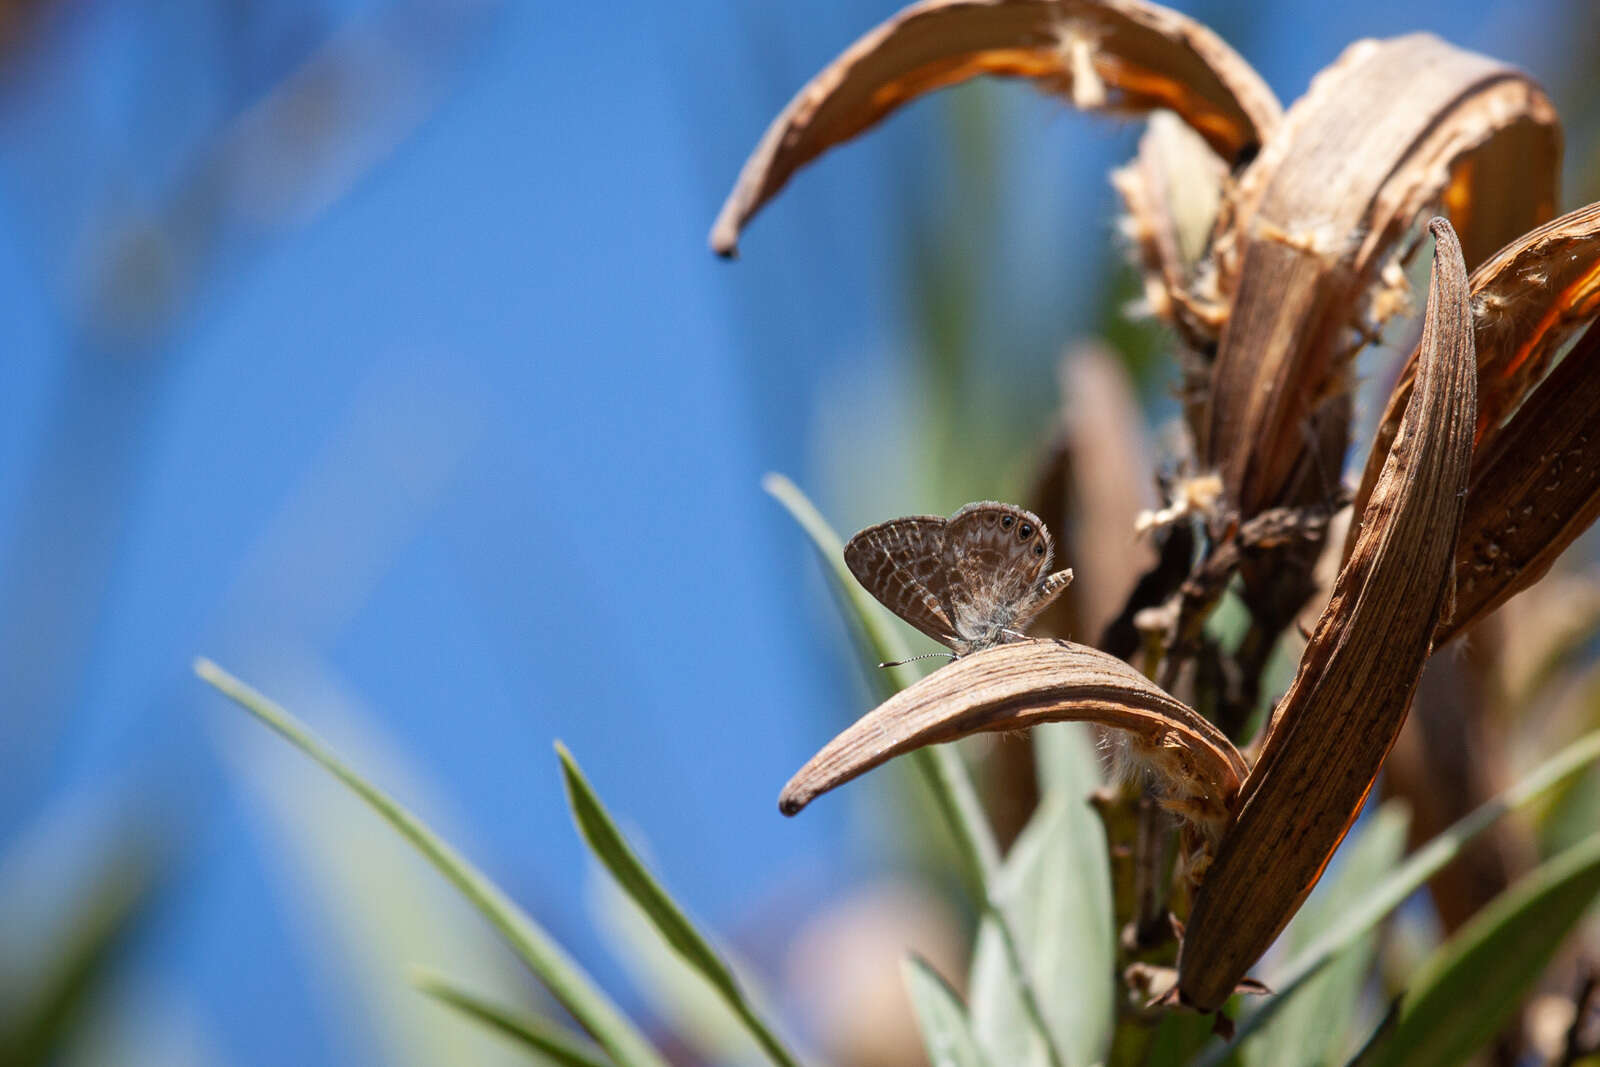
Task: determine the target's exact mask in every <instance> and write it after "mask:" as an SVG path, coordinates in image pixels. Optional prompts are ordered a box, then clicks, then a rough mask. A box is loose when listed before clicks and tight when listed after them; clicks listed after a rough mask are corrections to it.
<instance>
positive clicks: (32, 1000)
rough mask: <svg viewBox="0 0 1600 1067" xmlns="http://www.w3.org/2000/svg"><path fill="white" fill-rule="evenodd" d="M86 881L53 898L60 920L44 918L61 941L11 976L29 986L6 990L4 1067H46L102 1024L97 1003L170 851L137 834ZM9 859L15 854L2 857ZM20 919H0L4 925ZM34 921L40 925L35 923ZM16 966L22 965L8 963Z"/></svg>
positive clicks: (145, 914)
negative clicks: (57, 907)
mask: <svg viewBox="0 0 1600 1067" xmlns="http://www.w3.org/2000/svg"><path fill="white" fill-rule="evenodd" d="M129 838H130V840H128V841H126V842H123V843H122V844H120V845H119V846H118V847H116V849H115V850H114V851H113V852H111V853H110V854H109V855H107V856H105V857H104V858H103V859H102V860H100V861H99V862H98V863H97V864H96V867H95V869H94V870H93V872H92V873H90V874H89V875H88V876H87V877H86V878H85V879H84V880H83V881H81V882H79V883H77V884H74V885H70V886H66V887H63V888H62V889H60V890H59V891H58V892H57V893H56V895H55V896H54V897H53V899H54V900H55V901H57V902H58V903H59V905H60V907H61V912H62V913H61V914H60V915H58V916H49V917H46V921H47V923H48V925H49V926H50V928H51V929H52V930H55V931H59V936H55V937H51V938H49V939H48V940H47V941H46V942H45V943H44V944H42V945H41V946H40V947H41V950H42V954H41V955H39V956H32V955H30V956H28V957H27V959H26V962H25V964H24V965H23V966H22V967H21V968H18V969H17V973H15V974H14V975H13V976H12V977H16V978H21V977H22V976H24V975H25V976H26V978H27V984H26V986H25V987H24V988H20V989H18V988H15V987H8V988H3V989H0V1067H44V1065H46V1064H52V1063H59V1062H62V1061H63V1060H65V1059H66V1058H67V1057H68V1053H67V1052H66V1051H65V1050H68V1049H70V1048H71V1047H72V1046H73V1045H74V1043H77V1042H81V1041H82V1040H83V1037H84V1034H85V1032H86V1031H91V1030H93V1028H94V1027H95V1025H96V1024H97V1023H98V1022H101V1021H103V1020H99V1019H97V1018H96V1016H95V1012H94V1005H95V1003H96V1000H97V998H100V997H103V996H104V994H105V989H106V987H107V986H108V985H109V984H110V983H111V982H112V981H113V979H114V973H115V970H116V968H117V966H118V965H119V964H120V963H121V962H122V959H123V955H124V949H125V947H126V945H127V943H128V942H129V941H130V940H132V939H133V938H134V937H135V936H137V934H138V933H139V927H140V926H141V925H143V924H146V923H148V922H149V920H150V917H151V912H152V910H153V909H154V906H155V904H156V897H157V894H158V892H159V890H160V881H161V876H162V875H163V874H164V873H165V868H166V866H167V865H168V863H169V862H170V857H169V856H168V855H167V850H166V847H165V846H164V845H160V846H158V845H156V844H155V843H154V841H153V839H150V838H147V837H146V836H145V835H144V832H143V831H139V830H133V831H132V832H130V833H129ZM0 859H4V860H11V859H13V857H12V856H10V855H7V856H0ZM8 918H20V917H13V916H6V915H0V930H3V921H4V920H6V919H8ZM29 921H30V922H37V921H39V920H38V919H36V918H30V919H29ZM7 962H8V963H10V964H12V966H13V968H16V965H17V964H22V963H23V961H21V960H8V961H7Z"/></svg>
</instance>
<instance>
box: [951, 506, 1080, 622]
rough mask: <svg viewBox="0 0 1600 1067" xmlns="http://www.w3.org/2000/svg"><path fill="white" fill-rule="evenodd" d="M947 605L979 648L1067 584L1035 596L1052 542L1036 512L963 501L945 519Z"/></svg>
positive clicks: (953, 618)
mask: <svg viewBox="0 0 1600 1067" xmlns="http://www.w3.org/2000/svg"><path fill="white" fill-rule="evenodd" d="M944 551H945V567H946V569H947V570H948V571H949V573H950V574H951V575H952V576H953V578H952V580H951V581H950V585H949V591H948V593H947V595H946V610H947V612H948V613H949V615H950V619H951V621H952V622H954V623H955V628H956V632H957V633H959V634H960V635H961V636H962V637H963V638H965V639H966V640H968V641H969V642H971V643H972V644H974V645H976V646H977V647H983V646H984V645H988V644H995V643H997V642H998V641H1000V640H1001V639H1002V638H1003V637H1004V635H1003V634H1002V633H1001V631H1002V630H1004V629H1006V628H1016V627H1020V626H1022V625H1024V624H1025V623H1026V622H1027V620H1028V619H1030V618H1032V617H1033V615H1035V614H1037V613H1038V612H1039V611H1040V610H1042V609H1043V607H1044V606H1045V604H1047V603H1049V600H1050V599H1054V598H1055V596H1056V595H1057V594H1059V592H1060V591H1061V589H1062V588H1065V586H1066V583H1065V582H1064V581H1063V582H1061V583H1060V585H1059V587H1057V588H1054V589H1053V590H1051V591H1050V592H1049V594H1048V596H1049V599H1040V598H1039V596H1038V594H1039V593H1040V592H1042V590H1040V589H1039V585H1040V579H1041V578H1042V577H1043V576H1044V575H1045V573H1046V572H1047V571H1049V569H1050V561H1051V560H1052V559H1053V558H1054V556H1055V546H1054V544H1053V543H1052V542H1051V540H1050V533H1049V531H1048V530H1046V529H1045V528H1044V524H1043V523H1042V522H1040V521H1039V517H1038V516H1037V515H1035V514H1033V513H1032V512H1030V511H1024V510H1023V509H1022V508H1016V507H1012V506H1011V505H1010V504H999V503H995V502H993V501H983V502H981V503H977V504H968V505H967V506H966V507H964V508H962V509H961V510H960V511H958V512H956V513H955V514H954V515H952V516H950V520H949V522H947V523H946V524H945V544H944Z"/></svg>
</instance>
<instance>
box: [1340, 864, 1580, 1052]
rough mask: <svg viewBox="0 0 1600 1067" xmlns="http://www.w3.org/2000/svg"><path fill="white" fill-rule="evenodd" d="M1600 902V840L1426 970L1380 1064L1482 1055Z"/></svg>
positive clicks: (1495, 908) (1494, 910)
mask: <svg viewBox="0 0 1600 1067" xmlns="http://www.w3.org/2000/svg"><path fill="white" fill-rule="evenodd" d="M1596 895H1600V835H1597V836H1593V837H1590V838H1588V839H1587V840H1586V841H1584V842H1583V843H1582V844H1579V845H1575V846H1573V847H1572V848H1569V849H1567V850H1566V851H1565V852H1563V853H1561V854H1560V855H1559V856H1557V857H1555V858H1554V859H1552V860H1549V861H1547V862H1546V863H1544V864H1542V865H1541V866H1540V867H1539V868H1538V869H1537V870H1535V871H1534V872H1533V873H1532V874H1530V875H1528V876H1527V877H1526V878H1524V879H1522V881H1520V882H1518V883H1517V884H1516V885H1514V886H1512V887H1511V888H1510V889H1508V890H1506V891H1505V892H1504V893H1502V894H1501V895H1500V896H1498V897H1496V898H1495V900H1494V901H1493V902H1491V903H1490V904H1489V905H1488V907H1486V908H1484V909H1483V911H1481V912H1479V913H1478V914H1477V915H1476V916H1474V917H1473V919H1472V920H1471V921H1470V922H1469V923H1467V925H1466V926H1464V927H1462V928H1461V929H1460V930H1459V931H1457V933H1456V935H1455V936H1454V937H1452V938H1451V939H1450V940H1449V941H1448V942H1446V943H1445V944H1444V945H1443V946H1441V947H1440V948H1439V950H1438V951H1437V952H1436V953H1434V955H1433V956H1432V957H1431V958H1430V959H1429V960H1428V961H1427V962H1426V963H1424V964H1423V965H1422V968H1421V970H1420V971H1419V972H1418V974H1417V975H1416V977H1415V978H1413V979H1412V981H1411V983H1410V987H1409V989H1408V990H1407V992H1406V994H1405V997H1404V999H1403V1000H1402V1002H1401V1005H1400V1015H1399V1019H1398V1021H1397V1022H1396V1024H1395V1026H1394V1028H1393V1030H1391V1031H1390V1032H1389V1034H1388V1036H1387V1037H1381V1038H1380V1039H1379V1041H1378V1043H1377V1045H1376V1046H1375V1047H1374V1048H1373V1049H1372V1050H1371V1051H1370V1052H1369V1053H1368V1054H1367V1055H1366V1056H1364V1057H1363V1060H1362V1062H1363V1063H1365V1064H1372V1065H1374V1067H1399V1065H1401V1064H1404V1065H1406V1067H1432V1065H1435V1064H1437V1065H1438V1067H1452V1065H1454V1064H1458V1063H1466V1062H1468V1061H1469V1060H1470V1059H1471V1058H1472V1055H1473V1054H1474V1053H1475V1052H1477V1051H1478V1050H1479V1049H1481V1048H1483V1047H1484V1045H1486V1044H1487V1043H1488V1042H1489V1040H1490V1039H1491V1038H1493V1037H1494V1035H1495V1034H1496V1033H1498V1032H1499V1031H1500V1028H1501V1027H1502V1026H1504V1025H1505V1023H1506V1020H1508V1019H1509V1018H1510V1017H1511V1015H1512V1013H1513V1012H1515V1011H1516V1010H1517V1007H1518V1005H1520V1004H1521V1003H1522V1001H1523V999H1524V998H1525V997H1527V995H1528V994H1529V992H1531V991H1532V989H1533V986H1534V984H1535V983H1536V982H1537V981H1538V980H1539V976H1540V975H1541V974H1543V973H1544V969H1545V967H1546V966H1548V965H1549V963H1550V960H1551V958H1552V957H1553V956H1554V955H1555V953H1556V951H1557V949H1559V948H1560V947H1561V943H1562V941H1563V940H1565V939H1566V936H1567V934H1568V933H1569V932H1570V931H1571V930H1572V927H1573V926H1575V925H1576V924H1577V922H1578V920H1579V919H1581V918H1582V917H1583V914H1584V912H1585V911H1587V910H1588V908H1589V905H1590V904H1592V903H1593V902H1594V899H1595V897H1596Z"/></svg>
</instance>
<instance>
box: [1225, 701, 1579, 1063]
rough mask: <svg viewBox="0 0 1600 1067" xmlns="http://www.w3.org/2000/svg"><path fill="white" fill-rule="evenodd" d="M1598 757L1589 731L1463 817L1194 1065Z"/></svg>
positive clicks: (1268, 1014)
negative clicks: (1507, 819)
mask: <svg viewBox="0 0 1600 1067" xmlns="http://www.w3.org/2000/svg"><path fill="white" fill-rule="evenodd" d="M1597 759H1600V730H1596V731H1593V732H1591V733H1587V734H1585V735H1583V736H1582V737H1580V738H1579V739H1578V740H1576V741H1574V742H1573V743H1572V744H1570V745H1567V746H1566V747H1565V748H1563V749H1562V750H1561V752H1560V753H1558V754H1557V755H1555V756H1552V757H1551V758H1550V759H1548V760H1546V761H1545V762H1544V763H1541V764H1540V765H1539V766H1538V767H1536V768H1535V769H1534V770H1533V771H1532V772H1531V773H1529V774H1528V775H1527V776H1526V777H1524V778H1523V779H1522V781H1520V782H1518V783H1517V784H1516V785H1514V786H1512V787H1511V788H1510V789H1507V790H1506V791H1505V792H1503V793H1501V794H1500V795H1499V796H1497V797H1495V798H1494V799H1493V800H1491V801H1489V802H1488V803H1486V804H1483V805H1481V806H1480V807H1478V808H1477V809H1476V810H1474V811H1472V812H1470V813H1469V814H1467V815H1465V816H1463V817H1462V818H1461V819H1460V820H1459V821H1457V822H1456V823H1455V824H1454V825H1452V826H1451V827H1450V828H1449V829H1447V830H1444V831H1443V832H1441V833H1440V834H1439V835H1438V836H1436V837H1434V838H1433V840H1431V841H1429V842H1428V843H1427V844H1426V845H1423V846H1422V847H1421V848H1419V849H1417V851H1416V852H1414V853H1412V854H1411V857H1410V858H1409V859H1407V860H1406V861H1405V862H1404V863H1402V864H1401V865H1400V866H1399V867H1398V868H1396V869H1395V871H1394V873H1392V874H1391V875H1389V877H1388V878H1385V879H1384V880H1383V881H1382V882H1381V883H1380V884H1379V885H1378V886H1377V888H1375V889H1373V890H1372V892H1370V893H1368V894H1367V895H1366V897H1364V898H1363V899H1362V900H1361V902H1360V903H1359V904H1357V905H1355V906H1354V907H1352V908H1351V909H1350V910H1349V911H1348V912H1346V913H1345V915H1344V916H1342V917H1341V918H1340V920H1339V921H1338V922H1337V923H1335V924H1334V925H1333V926H1331V927H1329V929H1328V930H1327V931H1326V932H1324V933H1323V935H1322V936H1321V937H1319V938H1318V939H1317V940H1316V941H1315V942H1313V943H1312V944H1311V945H1310V946H1308V947H1307V948H1306V949H1305V950H1304V951H1303V952H1300V953H1298V954H1297V955H1296V956H1295V957H1294V958H1293V959H1292V960H1290V961H1289V963H1288V965H1287V966H1286V967H1284V969H1283V972H1282V974H1281V975H1280V976H1279V977H1278V978H1277V981H1276V982H1275V983H1273V986H1274V988H1275V989H1277V990H1278V993H1277V995H1276V996H1274V997H1272V998H1271V999H1270V1000H1268V1001H1267V1002H1266V1003H1265V1004H1263V1005H1262V1006H1261V1008H1260V1010H1259V1011H1257V1012H1255V1013H1254V1014H1253V1015H1251V1016H1250V1017H1249V1018H1247V1019H1245V1020H1244V1022H1242V1023H1241V1024H1240V1025H1239V1029H1238V1032H1237V1033H1236V1034H1235V1035H1234V1038H1233V1040H1232V1041H1230V1042H1229V1043H1228V1044H1227V1045H1222V1046H1215V1047H1213V1048H1212V1049H1210V1050H1209V1051H1208V1052H1207V1053H1206V1055H1204V1056H1202V1057H1200V1058H1199V1059H1198V1060H1196V1061H1195V1063H1196V1067H1216V1065H1218V1064H1221V1063H1223V1062H1225V1061H1226V1060H1227V1059H1228V1057H1229V1056H1230V1055H1232V1053H1233V1052H1234V1051H1235V1050H1236V1049H1237V1048H1238V1046H1239V1043H1240V1042H1242V1041H1243V1040H1244V1039H1245V1038H1247V1037H1249V1036H1250V1035H1251V1034H1252V1033H1254V1032H1255V1031H1256V1030H1258V1029H1260V1028H1261V1027H1262V1026H1263V1025H1265V1024H1266V1023H1267V1021H1268V1020H1270V1019H1271V1018H1272V1017H1273V1016H1274V1015H1276V1014H1277V1013H1278V1012H1279V1011H1280V1010H1282V1008H1283V1007H1284V1005H1285V1004H1286V1003H1288V1001H1289V1000H1290V998H1291V997H1293V996H1294V994H1295V993H1296V992H1297V991H1298V990H1299V989H1300V988H1302V987H1303V986H1304V985H1305V983H1306V981H1307V980H1308V979H1309V978H1310V977H1311V976H1312V975H1314V974H1316V973H1317V972H1318V971H1319V970H1321V969H1322V968H1323V967H1324V966H1326V965H1327V964H1328V962H1329V961H1331V960H1332V959H1334V958H1335V957H1336V956H1338V955H1339V954H1340V953H1341V952H1343V951H1344V950H1345V949H1346V948H1348V947H1349V946H1350V945H1352V944H1354V943H1355V942H1357V941H1358V940H1360V938H1361V937H1362V935H1364V934H1365V933H1366V932H1367V931H1369V930H1371V929H1372V928H1373V927H1374V926H1376V925H1377V924H1378V923H1379V921H1381V920H1382V919H1383V917H1384V916H1386V915H1388V914H1389V913H1390V912H1391V911H1393V910H1394V909H1395V908H1397V907H1399V906H1400V904H1401V903H1402V902H1403V901H1404V900H1405V899H1406V898H1407V897H1409V896H1410V895H1411V894H1412V893H1414V892H1416V891H1417V890H1418V889H1420V888H1421V887H1422V885H1423V883H1425V882H1426V881H1427V880H1428V879H1429V878H1432V877H1433V876H1434V875H1435V874H1437V873H1438V872H1439V871H1440V870H1441V869H1443V867H1444V865H1445V864H1447V863H1449V862H1450V861H1451V860H1453V859H1455V858H1456V856H1458V855H1460V854H1461V850H1462V849H1464V848H1465V847H1466V846H1467V845H1468V844H1469V843H1470V842H1471V841H1472V840H1473V838H1475V837H1477V836H1478V835H1479V834H1481V833H1483V832H1484V831H1485V830H1487V829H1488V828H1489V827H1490V826H1493V825H1494V823H1495V821H1496V820H1498V819H1499V818H1500V817H1501V816H1503V815H1506V814H1508V813H1510V812H1513V811H1516V810H1518V809H1519V808H1522V807H1525V806H1527V805H1528V804H1530V803H1532V802H1533V801H1534V800H1536V799H1538V798H1539V797H1540V796H1542V795H1543V794H1545V793H1547V792H1549V791H1550V790H1551V789H1554V788H1555V787H1556V786H1558V785H1560V784H1561V783H1562V782H1564V781H1566V780H1567V779H1569V778H1571V777H1572V776H1573V775H1575V774H1577V773H1578V772H1580V771H1582V770H1584V769H1585V768H1586V767H1588V766H1589V765H1590V764H1591V763H1594V762H1595V761H1596V760H1597Z"/></svg>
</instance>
